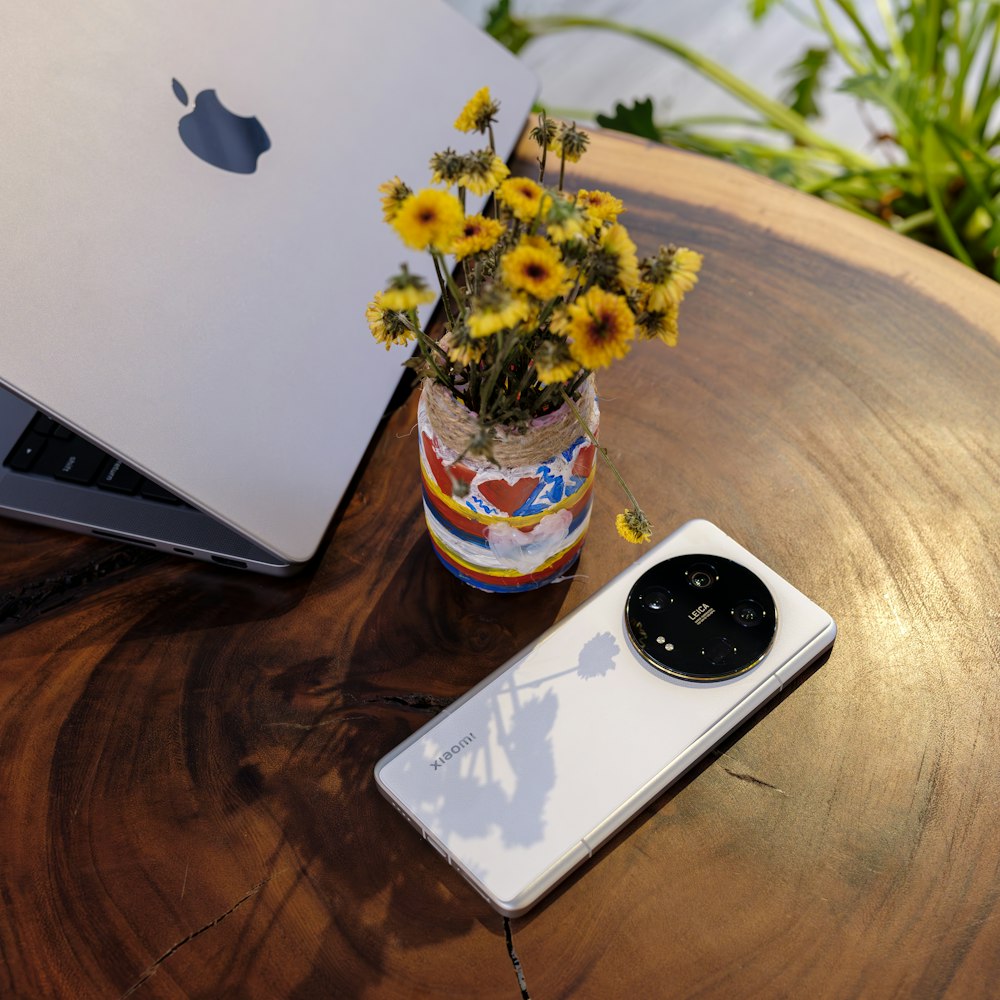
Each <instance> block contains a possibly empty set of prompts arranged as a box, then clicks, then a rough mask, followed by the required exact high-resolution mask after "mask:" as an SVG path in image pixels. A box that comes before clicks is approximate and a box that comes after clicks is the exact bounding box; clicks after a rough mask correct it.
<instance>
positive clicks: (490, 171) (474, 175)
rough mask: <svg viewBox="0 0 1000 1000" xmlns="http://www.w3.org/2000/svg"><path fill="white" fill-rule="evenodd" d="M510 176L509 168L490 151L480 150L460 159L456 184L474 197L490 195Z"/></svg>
mask: <svg viewBox="0 0 1000 1000" xmlns="http://www.w3.org/2000/svg"><path fill="white" fill-rule="evenodd" d="M509 175H510V168H509V167H508V166H507V164H506V163H504V162H503V160H501V159H500V157H499V156H497V155H496V154H495V153H494V152H493V150H491V149H480V150H476V151H475V152H473V153H466V154H465V156H463V157H462V171H461V173H460V174H459V177H458V183H459V184H460V185H461V186H462V187H464V188H466V189H467V190H468V191H469V192H470V193H472V194H475V195H483V194H490V193H491V192H492V191H495V190H496V189H497V185H498V184H499V183H500V182H501V181H502V180H504V179H505V178H506V177H508V176H509Z"/></svg>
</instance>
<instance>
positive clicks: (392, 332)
mask: <svg viewBox="0 0 1000 1000" xmlns="http://www.w3.org/2000/svg"><path fill="white" fill-rule="evenodd" d="M365 319H366V320H367V321H368V329H369V330H371V334H372V336H373V337H374V338H375V339H376V340H377V341H378V343H380V344H385V349H386V350H387V351H388V350H389V348H390V347H392V346H393V344H407V343H409V342H410V341H411V340H413V339H415V334H414V333H413V331H412V330H410V329H409V327H407V326H406V325H405V322H404V318H403V317H402V316H401V315H400V314H399V313H398V312H397V311H395V310H393V309H388V308H386V306H385V302H384V299H383V294H382V292H376V293H375V298H373V299H372V300H371V302H369V303H368V308H367V309H365Z"/></svg>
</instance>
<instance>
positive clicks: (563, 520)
mask: <svg viewBox="0 0 1000 1000" xmlns="http://www.w3.org/2000/svg"><path fill="white" fill-rule="evenodd" d="M577 406H578V409H579V410H580V412H581V414H582V415H583V416H584V418H585V419H586V421H587V424H588V426H589V427H590V429H591V431H592V432H593V433H594V434H595V435H596V433H597V429H598V421H599V419H600V411H599V409H598V405H597V398H596V393H595V390H594V381H593V377H591V378H589V379H587V381H586V382H585V383H584V384H583V386H582V387H581V391H580V400H579V402H578V404H577ZM417 419H418V429H419V436H420V465H421V475H422V480H423V491H424V513H425V516H426V519H427V527H428V530H429V532H430V536H431V541H432V543H433V545H434V550H435V552H436V553H437V555H438V558H439V559H440V560H441V562H442V563H444V565H445V566H446V567H447V568H448V569H449V570H451V572H452V573H454V574H455V575H456V576H458V577H459V578H460V579H462V580H464V581H465V582H466V583H468V584H470V585H471V586H474V587H478V588H480V589H483V590H489V591H493V592H498V593H512V592H517V591H522V590H532V589H534V588H536V587H540V586H542V585H543V584H546V583H549V582H552V581H553V580H555V579H557V578H559V577H561V576H562V575H563V574H564V573H565V572H566V571H567V570H568V569H569V567H570V566H571V565H572V563H573V562H574V561H575V560H576V558H577V557H578V556H579V554H580V549H581V548H582V546H583V542H584V539H585V537H586V533H587V526H588V524H589V522H590V508H591V491H592V487H593V481H594V473H595V471H596V457H597V454H596V449H595V447H594V445H593V443H592V442H591V441H590V439H589V438H588V437H587V435H586V433H585V432H584V430H583V429H582V428H581V427H580V425H579V423H578V422H577V420H576V417H575V416H574V415H573V413H572V411H571V410H570V409H569V407H567V406H562V407H560V408H559V409H558V410H555V411H554V412H552V413H549V414H546V415H545V416H542V417H537V418H535V419H534V420H533V421H532V422H531V424H530V425H529V426H528V427H527V428H526V429H525V430H516V429H513V428H511V429H507V428H503V427H501V428H497V433H496V438H495V440H494V442H493V455H494V457H495V459H496V461H497V463H498V464H496V465H495V464H492V463H491V462H489V461H487V460H485V459H481V458H470V457H469V456H465V457H463V458H462V460H461V461H460V462H459V461H458V457H459V455H460V454H461V453H462V452H463V451H464V450H465V448H466V446H467V445H468V443H469V441H470V439H471V438H472V436H473V435H474V434H475V432H476V430H477V423H476V416H475V414H473V413H470V412H469V411H468V410H466V408H465V407H464V406H462V404H461V403H460V402H459V401H458V400H457V399H456V398H455V397H454V396H453V395H452V394H451V393H450V392H449V391H448V390H447V389H446V388H444V387H443V386H441V385H438V384H437V383H435V382H432V381H429V380H428V381H426V382H424V385H423V389H422V392H421V396H420V406H419V409H418V418H417ZM455 483H460V484H462V489H461V490H458V491H456V490H455V489H454V485H455ZM466 488H467V489H466ZM456 492H458V493H461V494H462V495H461V496H457V495H453V493H456Z"/></svg>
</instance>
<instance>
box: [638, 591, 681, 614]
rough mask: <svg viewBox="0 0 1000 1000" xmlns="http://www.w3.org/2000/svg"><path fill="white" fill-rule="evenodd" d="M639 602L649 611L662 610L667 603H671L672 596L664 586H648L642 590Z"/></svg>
mask: <svg viewBox="0 0 1000 1000" xmlns="http://www.w3.org/2000/svg"><path fill="white" fill-rule="evenodd" d="M639 603H640V604H641V605H642V606H643V607H644V608H647V609H648V610H650V611H662V610H663V609H664V608H665V607H667V605H668V604H671V603H673V598H672V597H671V596H670V591H669V590H667V589H666V588H665V587H650V588H649V589H648V590H644V591H643V593H642V597H640V598H639Z"/></svg>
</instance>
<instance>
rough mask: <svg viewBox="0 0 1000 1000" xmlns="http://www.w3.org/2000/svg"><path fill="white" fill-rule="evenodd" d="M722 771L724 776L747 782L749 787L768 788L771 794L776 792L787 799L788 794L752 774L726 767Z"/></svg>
mask: <svg viewBox="0 0 1000 1000" xmlns="http://www.w3.org/2000/svg"><path fill="white" fill-rule="evenodd" d="M723 770H724V771H725V772H726V774H728V775H730V776H731V777H733V778H736V779H737V780H738V781H749V782H750V784H751V785H760V786H761V788H770V789H771V791H772V792H777V793H778V794H779V795H784V796H785V797H786V798H787V797H788V792H786V791H785V790H784V789H783V788H779V787H778V786H777V785H772V784H771V783H770V782H769V781H764V779H763V778H756V777H754V776H753V775H752V774H746V773H744V772H742V771H733V770H732V769H731V768H728V767H723Z"/></svg>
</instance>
